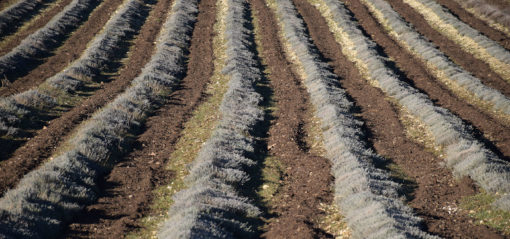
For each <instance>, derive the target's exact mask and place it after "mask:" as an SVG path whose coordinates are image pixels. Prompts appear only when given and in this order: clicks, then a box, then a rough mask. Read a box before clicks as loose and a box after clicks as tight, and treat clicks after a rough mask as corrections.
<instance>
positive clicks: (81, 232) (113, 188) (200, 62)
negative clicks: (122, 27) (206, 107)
mask: <svg viewBox="0 0 510 239" xmlns="http://www.w3.org/2000/svg"><path fill="white" fill-rule="evenodd" d="M199 10H200V13H199V15H198V22H197V23H196V26H195V30H194V32H193V37H192V41H191V49H190V55H189V57H190V58H189V63H188V71H187V76H186V77H185V78H184V79H183V81H182V83H181V84H180V86H179V89H177V90H176V91H175V92H173V93H172V94H171V95H169V97H168V100H167V102H166V104H165V105H164V106H162V107H161V108H160V109H159V110H157V111H156V112H155V113H154V116H152V117H150V118H149V119H148V120H147V122H146V126H145V128H146V129H145V131H144V133H143V134H141V135H140V136H139V137H138V139H137V141H136V147H135V149H134V151H133V152H131V153H130V154H129V155H128V156H126V157H125V158H124V160H122V161H121V162H120V163H119V164H117V165H116V166H115V167H114V168H113V170H112V172H111V173H110V174H109V175H108V176H107V177H106V180H105V182H104V183H103V184H101V185H100V189H101V192H102V196H101V197H100V198H99V200H98V201H97V203H95V204H93V205H90V206H88V207H86V209H85V210H84V212H83V213H82V215H80V216H78V217H77V220H76V221H75V222H74V223H73V224H71V225H70V227H69V228H68V231H67V233H66V234H65V237H66V238H81V237H83V238H107V237H108V238H120V237H122V236H123V235H125V234H126V233H127V232H128V231H130V230H133V229H135V228H137V227H140V226H141V225H140V222H139V221H138V219H140V218H142V217H144V216H146V215H147V214H149V213H150V205H151V204H152V203H151V202H152V199H153V190H154V189H155V188H157V187H158V186H161V185H164V184H167V183H168V182H169V181H170V180H171V179H172V177H173V175H172V174H169V173H168V171H167V170H166V169H165V165H167V160H168V159H169V158H170V155H171V153H172V152H173V151H174V149H175V148H174V147H175V143H176V142H177V140H178V139H179V137H180V135H181V131H182V129H183V124H184V123H185V122H186V121H187V120H188V119H189V117H191V115H192V112H193V110H194V109H195V108H196V107H197V106H198V105H199V104H200V103H201V102H202V101H203V100H204V98H205V97H206V96H205V95H204V91H205V88H206V86H207V83H208V81H209V79H210V78H211V76H212V73H213V64H212V62H213V49H212V39H213V25H214V23H215V17H216V16H215V13H216V5H215V0H202V1H201V3H200V5H199ZM153 34H156V33H153ZM126 175H129V177H126Z"/></svg>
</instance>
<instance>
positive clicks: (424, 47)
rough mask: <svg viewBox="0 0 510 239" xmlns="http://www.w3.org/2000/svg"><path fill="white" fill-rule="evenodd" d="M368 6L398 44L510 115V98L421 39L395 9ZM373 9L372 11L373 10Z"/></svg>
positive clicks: (377, 1) (379, 3) (372, 0)
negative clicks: (402, 44) (382, 21)
mask: <svg viewBox="0 0 510 239" xmlns="http://www.w3.org/2000/svg"><path fill="white" fill-rule="evenodd" d="M362 2H364V3H365V4H371V5H373V6H374V8H376V9H377V11H379V12H381V13H382V14H383V15H384V18H385V19H386V21H387V22H388V24H389V25H390V26H391V29H392V31H393V32H394V33H395V35H396V37H397V39H398V41H402V42H405V44H407V45H408V46H409V47H410V48H411V50H412V51H414V52H416V53H417V54H418V55H419V56H420V57H421V59H422V60H423V61H425V62H426V63H427V64H431V65H433V66H434V67H435V68H437V69H439V70H441V71H443V72H444V73H445V75H446V77H447V78H448V79H449V80H451V81H453V82H455V83H456V84H458V85H459V86H461V87H463V88H464V89H465V90H467V91H468V92H470V93H471V94H473V95H474V96H475V97H476V98H478V99H480V100H481V101H484V102H487V103H489V104H490V105H492V109H494V110H496V111H498V112H500V113H502V114H504V115H506V116H510V99H508V98H507V97H505V96H504V95H503V94H501V93H500V92H499V91H497V90H495V89H493V88H490V87H487V86H485V85H484V84H483V83H482V82H481V81H480V80H479V79H478V78H476V77H474V76H472V75H471V74H470V73H469V72H467V71H465V70H464V69H462V68H461V67H459V66H458V65H456V64H455V63H453V62H452V61H451V60H449V59H448V57H447V56H446V55H445V54H444V53H442V52H441V51H440V50H439V49H437V46H435V45H434V44H433V43H431V42H429V41H428V39H426V38H425V37H423V36H421V35H420V34H419V33H418V32H416V30H414V28H413V27H412V26H411V25H410V24H409V23H407V22H405V21H404V20H403V19H402V17H401V16H400V15H399V14H398V13H397V12H395V11H394V10H393V9H392V8H391V6H390V5H389V4H388V3H387V2H386V1H383V0H364V1H362ZM369 9H370V8H369ZM370 11H372V10H371V9H370Z"/></svg>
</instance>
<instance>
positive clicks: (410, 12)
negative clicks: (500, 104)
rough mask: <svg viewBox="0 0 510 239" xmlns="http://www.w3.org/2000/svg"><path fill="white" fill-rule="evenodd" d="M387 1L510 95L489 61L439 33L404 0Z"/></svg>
mask: <svg viewBox="0 0 510 239" xmlns="http://www.w3.org/2000/svg"><path fill="white" fill-rule="evenodd" d="M387 2H388V3H389V4H390V5H391V6H392V7H393V9H394V10H395V11H396V12H398V13H399V14H400V16H402V18H404V20H406V21H407V22H410V23H412V24H413V26H414V28H415V29H416V31H417V32H419V33H420V34H421V35H423V36H425V37H426V38H427V39H429V40H430V41H432V42H433V43H434V44H435V45H436V46H438V47H439V50H441V52H443V53H444V54H445V55H447V56H448V57H449V58H450V59H451V60H453V61H454V62H455V63H456V64H458V65H459V66H461V67H462V68H464V69H465V70H467V71H469V72H470V73H471V74H473V75H474V76H476V77H478V79H480V80H481V81H482V83H483V84H485V85H487V86H489V87H492V88H494V89H496V90H498V91H499V92H501V93H502V94H503V95H505V96H507V97H510V88H509V87H508V82H506V81H505V80H503V79H502V78H501V77H500V76H498V74H497V73H495V72H494V71H492V70H491V69H490V67H489V65H488V64H487V63H484V62H483V61H481V60H478V59H476V58H475V57H473V56H472V55H471V54H469V53H466V52H465V51H464V50H462V48H460V46H459V45H457V44H456V43H455V42H453V41H451V40H449V39H448V38H447V37H445V36H443V35H441V34H440V33H438V32H437V31H436V30H434V29H433V28H432V27H431V26H430V25H428V24H427V22H426V21H425V20H424V19H423V17H422V16H421V15H420V14H419V13H417V12H416V11H414V9H413V8H411V7H410V6H409V5H407V4H405V3H404V2H402V0H388V1H387Z"/></svg>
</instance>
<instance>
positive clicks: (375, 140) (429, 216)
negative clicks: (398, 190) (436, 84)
mask: <svg viewBox="0 0 510 239" xmlns="http://www.w3.org/2000/svg"><path fill="white" fill-rule="evenodd" d="M294 2H295V3H296V7H297V8H298V10H299V11H300V13H301V14H302V16H303V18H304V20H305V22H308V23H310V22H313V23H314V24H309V25H308V27H309V30H310V35H311V37H312V39H313V40H314V42H315V43H316V45H317V47H318V48H319V50H320V52H321V53H322V54H323V55H324V57H325V58H326V59H328V60H329V61H330V62H329V64H330V65H331V66H332V67H333V69H334V71H335V73H336V74H337V75H339V76H340V77H341V79H342V80H341V85H342V87H344V88H345V89H346V91H347V92H348V94H349V95H350V96H351V97H352V98H353V99H354V101H355V102H356V106H357V107H358V109H359V114H360V117H361V118H362V119H363V120H364V121H365V122H366V127H367V131H368V134H367V135H369V136H370V141H371V143H372V144H373V147H374V148H375V150H376V151H377V153H378V154H380V155H383V156H384V157H386V158H388V159H390V160H391V161H392V162H393V163H395V164H396V167H397V168H399V169H400V170H402V172H404V173H405V175H407V177H408V179H406V178H405V177H404V178H400V179H397V181H399V182H400V183H402V184H403V185H404V187H403V193H405V194H406V198H407V200H408V201H409V205H410V206H411V207H413V208H414V209H415V210H416V212H417V214H418V215H419V216H420V217H422V218H423V219H424V221H425V223H426V226H427V228H428V231H429V232H431V233H433V234H437V235H439V236H443V237H446V238H452V237H479V238H486V237H492V238H498V237H500V236H499V234H498V233H495V232H493V231H492V230H490V229H489V228H487V227H485V226H476V225H473V224H471V223H470V221H471V218H469V217H468V216H467V214H466V213H465V212H460V211H454V212H453V213H452V212H451V210H450V211H449V210H448V209H449V208H455V209H457V205H458V202H459V201H458V200H459V199H460V198H461V197H462V196H467V195H473V194H474V193H475V192H476V188H475V187H474V185H473V183H472V182H471V181H470V180H467V179H463V180H455V179H454V178H453V177H452V174H451V172H449V170H447V169H445V168H444V167H442V166H441V165H442V160H441V159H439V158H438V157H436V156H434V155H433V154H432V153H430V152H427V151H426V150H424V148H423V147H422V146H421V145H418V144H416V143H415V142H413V141H411V140H410V139H408V138H407V137H406V134H405V132H406V130H405V128H404V127H403V125H402V124H401V122H400V121H399V115H398V113H397V112H398V109H395V106H394V105H392V104H391V103H389V102H388V101H387V100H386V98H385V96H384V94H383V93H382V92H381V91H380V90H378V89H376V88H373V87H371V86H370V85H369V84H368V82H366V81H365V80H364V79H363V77H362V76H361V75H360V74H359V72H358V71H357V70H356V66H355V65H354V64H353V63H352V62H350V61H349V60H348V59H347V58H346V57H345V56H343V54H342V48H341V46H340V45H339V44H337V43H336V42H335V39H334V36H333V35H332V33H331V32H329V28H328V25H327V23H326V22H325V20H324V18H322V16H321V15H320V13H319V12H318V10H316V9H315V8H314V7H313V6H312V5H310V4H309V3H307V2H306V0H295V1H294ZM346 2H347V5H348V6H351V5H352V3H351V1H346ZM356 17H357V19H363V20H361V21H360V22H361V23H362V25H364V23H365V21H366V20H367V16H364V17H362V18H360V17H359V16H356ZM380 166H381V167H385V168H394V167H395V166H392V165H380ZM402 176H403V175H402ZM397 178H398V177H397ZM413 181H414V182H413Z"/></svg>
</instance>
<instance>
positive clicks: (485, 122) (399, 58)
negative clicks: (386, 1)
mask: <svg viewBox="0 0 510 239" xmlns="http://www.w3.org/2000/svg"><path fill="white" fill-rule="evenodd" d="M346 5H347V6H348V7H349V8H350V9H351V11H353V13H354V15H355V16H356V18H357V19H363V21H360V24H361V25H362V26H363V28H364V29H365V31H366V32H367V34H369V35H371V36H372V38H373V39H374V41H375V42H377V43H378V44H379V45H380V46H381V47H382V48H383V49H382V51H383V52H384V53H385V54H387V55H389V56H390V57H391V58H392V59H394V61H395V62H396V63H397V67H398V70H402V71H403V72H402V74H405V75H406V76H408V79H409V82H410V83H411V84H413V85H414V86H415V87H417V88H418V89H420V90H422V91H424V92H425V93H426V94H427V95H428V96H429V97H430V98H431V99H432V100H433V101H434V102H435V103H436V104H437V105H438V106H441V107H443V108H446V109H449V110H451V111H452V112H453V113H454V114H456V115H458V116H459V117H461V118H462V119H463V120H465V121H466V122H467V123H469V124H471V125H473V126H474V127H475V132H476V133H477V134H478V135H477V136H478V137H479V138H481V139H482V141H484V142H485V143H487V145H488V146H489V148H491V149H492V150H494V151H496V152H497V153H498V154H499V156H500V157H501V158H503V159H505V160H507V161H510V127H509V126H508V125H506V124H505V123H502V122H499V121H498V120H497V119H495V118H493V117H492V116H490V115H488V114H486V113H485V112H483V111H480V110H479V109H477V108H476V107H475V106H472V105H470V104H468V103H466V102H464V101H463V100H462V99H458V98H457V97H456V96H455V95H454V94H453V93H451V92H450V91H448V89H447V88H446V87H444V86H442V85H440V84H439V83H438V82H437V81H436V80H435V79H434V77H433V76H432V75H431V74H429V73H428V72H427V70H426V67H425V66H424V65H423V64H422V63H421V61H420V60H419V59H416V58H415V57H413V56H412V55H411V54H409V53H408V52H407V51H406V50H405V49H403V48H401V47H400V46H399V45H398V43H396V42H395V41H393V40H392V39H391V37H389V36H388V35H387V34H386V32H385V31H384V29H383V28H382V27H381V26H380V25H379V24H378V23H377V22H376V20H375V19H374V18H373V17H372V16H371V15H370V13H369V12H368V10H367V9H366V8H365V7H364V6H363V4H362V3H361V2H359V1H357V0H348V1H346ZM505 89H506V90H510V86H508V85H507V86H506V87H505Z"/></svg>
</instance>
